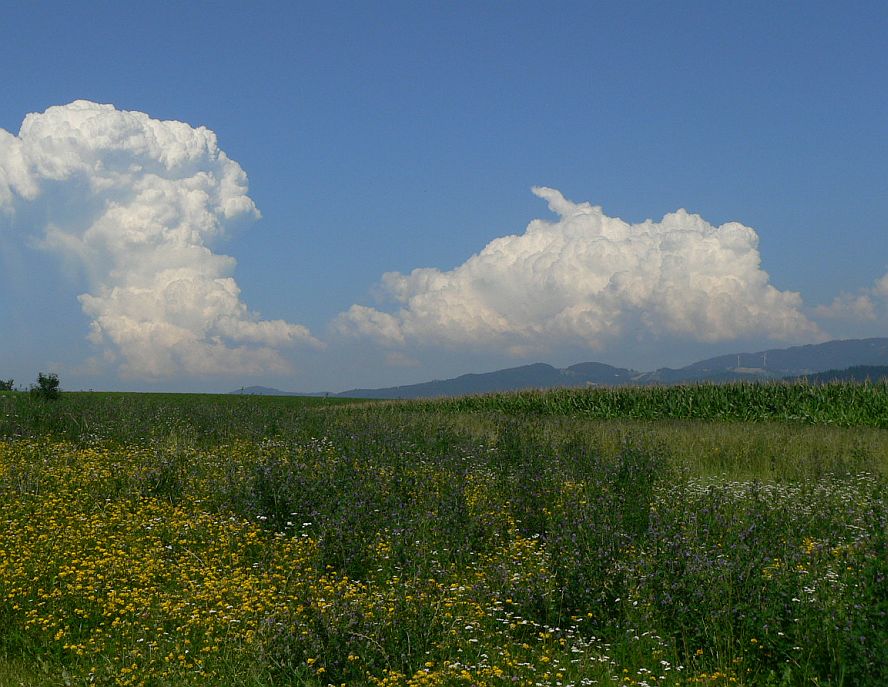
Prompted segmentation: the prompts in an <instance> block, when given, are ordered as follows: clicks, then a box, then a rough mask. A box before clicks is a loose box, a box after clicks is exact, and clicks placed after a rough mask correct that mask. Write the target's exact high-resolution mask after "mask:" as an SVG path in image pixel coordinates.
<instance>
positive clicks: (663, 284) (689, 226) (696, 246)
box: [335, 188, 823, 355]
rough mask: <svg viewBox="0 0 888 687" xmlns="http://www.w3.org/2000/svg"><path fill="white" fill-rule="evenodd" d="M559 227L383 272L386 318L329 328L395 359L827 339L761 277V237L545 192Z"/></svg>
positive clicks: (369, 312) (793, 300) (534, 225)
mask: <svg viewBox="0 0 888 687" xmlns="http://www.w3.org/2000/svg"><path fill="white" fill-rule="evenodd" d="M533 192H534V193H535V194H536V195H537V196H539V197H540V198H542V199H544V200H546V201H547V202H548V205H549V208H550V209H551V210H552V211H553V212H554V213H555V214H556V215H558V219H557V220H555V221H543V220H534V221H533V222H531V223H530V224H529V225H528V226H527V228H526V230H525V231H524V233H523V234H519V235H512V236H504V237H501V238H497V239H495V240H493V241H491V242H490V243H489V244H488V245H487V246H485V247H484V249H483V250H481V252H479V253H477V254H476V255H473V256H472V257H471V258H469V259H468V260H467V261H466V262H465V263H463V264H462V265H459V266H458V267H456V268H455V269H453V270H450V271H442V270H439V269H436V268H421V269H415V270H413V271H412V272H411V273H410V274H401V273H397V272H390V273H387V274H385V275H383V277H382V284H381V290H382V292H383V293H384V294H385V295H386V296H387V297H388V298H390V299H391V301H392V302H393V303H394V304H395V306H394V307H393V308H388V310H389V311H388V312H385V311H382V310H378V309H375V308H370V307H367V306H363V305H353V306H352V307H351V308H350V309H349V310H348V311H347V312H344V313H341V314H340V315H339V316H338V317H337V318H336V320H335V328H336V329H337V330H338V331H339V332H340V333H344V334H348V335H352V336H363V337H371V338H373V339H375V340H376V341H378V342H379V343H382V344H383V345H386V346H390V347H393V348H394V347H398V346H399V345H401V344H404V343H412V344H420V345H445V346H451V347H498V348H502V349H503V350H508V351H511V352H512V353H513V354H515V355H526V354H528V353H529V352H532V351H544V350H548V349H551V348H553V347H556V346H559V345H570V346H576V345H580V346H583V347H586V348H590V349H602V348H606V347H612V346H614V345H617V344H619V342H620V341H625V340H627V338H628V337H639V336H640V337H646V338H651V337H656V338H670V339H675V340H686V341H696V342H719V341H729V340H733V339H738V338H743V337H762V338H767V339H774V340H785V341H791V340H810V339H812V338H813V339H819V338H822V337H823V334H822V332H821V331H820V330H819V329H818V327H817V326H816V325H815V324H814V323H813V322H811V321H810V320H809V319H808V318H807V317H806V316H805V315H804V314H803V313H802V311H801V306H802V301H801V297H800V296H799V294H798V293H795V292H790V291H780V290H778V289H776V288H774V287H773V286H772V285H771V284H770V283H769V277H768V274H767V273H766V272H765V271H763V270H762V268H761V258H760V255H759V251H758V236H757V234H756V232H755V231H754V230H753V229H751V228H749V227H746V226H744V225H742V224H739V223H736V222H730V223H727V224H723V225H721V226H713V225H711V224H709V223H708V222H706V221H705V220H704V219H703V218H702V217H700V216H699V215H695V214H691V213H688V212H686V211H685V210H678V211H677V212H674V213H670V214H668V215H666V216H665V217H663V219H662V220H661V221H659V222H654V221H651V220H648V221H645V222H642V223H640V224H629V223H627V222H624V221H623V220H621V219H619V218H615V217H608V216H607V215H605V214H604V213H603V212H602V209H601V208H600V207H597V206H593V205H590V204H588V203H573V202H571V201H569V200H567V199H565V198H564V196H562V194H561V193H559V192H558V191H556V190H554V189H550V188H534V189H533Z"/></svg>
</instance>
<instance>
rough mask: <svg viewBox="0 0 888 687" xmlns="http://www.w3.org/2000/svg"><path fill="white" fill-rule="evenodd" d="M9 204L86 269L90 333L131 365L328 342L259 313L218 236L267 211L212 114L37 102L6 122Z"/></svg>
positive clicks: (272, 360) (205, 363) (174, 371)
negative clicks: (180, 118) (205, 122)
mask: <svg viewBox="0 0 888 687" xmlns="http://www.w3.org/2000/svg"><path fill="white" fill-rule="evenodd" d="M0 212H2V213H4V214H6V215H7V216H8V217H10V218H11V224H12V226H14V227H16V228H18V229H20V230H22V231H27V232H30V233H31V234H32V236H31V238H32V239H33V243H34V244H35V245H38V246H40V247H41V248H44V249H47V250H53V251H57V252H58V253H60V254H61V255H63V256H64V257H65V259H66V260H68V261H73V262H74V263H75V264H76V265H77V266H79V267H80V268H81V269H82V270H83V271H84V273H85V274H86V275H87V276H88V278H89V280H90V284H91V292H90V293H85V294H82V295H81V296H80V297H79V298H80V303H81V305H82V307H83V311H84V312H85V313H86V314H87V315H88V316H89V317H90V318H92V322H91V334H90V338H91V340H92V341H93V342H95V343H96V344H99V345H102V346H105V347H107V348H108V350H109V351H110V352H111V353H112V354H113V356H112V357H114V358H115V359H117V360H118V362H119V364H120V369H121V372H122V373H124V374H126V375H129V376H135V377H145V378H164V377H170V376H172V375H178V374H193V375H203V374H207V375H213V374H224V373H234V374H236V373H252V372H269V371H273V372H281V371H284V370H286V369H287V368H288V365H287V363H286V361H285V359H284V358H283V357H282V356H281V354H280V352H279V351H278V348H279V347H281V346H284V345H288V344H293V343H307V344H310V345H315V346H316V345H319V342H318V341H317V340H316V339H315V338H314V337H312V335H311V333H310V332H309V331H308V329H306V328H305V327H303V326H301V325H298V324H291V323H289V322H285V321H283V320H263V319H261V318H260V316H259V315H258V314H257V313H254V312H251V311H250V310H249V309H248V308H247V306H246V305H245V304H244V303H243V301H242V300H241V298H240V289H239V288H238V286H237V283H236V282H235V280H234V279H233V278H232V276H231V275H232V273H233V271H234V266H235V260H234V259H233V258H231V257H228V256H225V255H218V254H216V253H214V252H213V251H212V250H211V249H210V247H209V245H210V244H211V242H212V240H213V239H215V238H218V237H219V236H222V235H224V233H225V231H226V229H227V227H228V226H229V225H230V223H231V222H233V221H237V220H244V219H247V220H250V219H255V218H258V217H259V212H258V210H257V209H256V206H255V205H254V203H253V201H252V200H251V199H250V197H249V196H248V195H247V176H246V174H245V173H244V171H243V169H241V167H240V165H238V164H237V163H236V162H234V161H233V160H231V159H229V158H228V156H227V155H226V154H225V152H224V151H222V150H220V148H219V146H218V143H217V140H216V135H215V134H214V133H213V132H212V131H210V130H209V129H207V128H205V127H196V128H195V127H192V126H190V125H188V124H185V123H183V122H176V121H160V120H157V119H152V118H151V117H149V116H148V115H147V114H144V113H142V112H128V111H121V110H117V109H116V108H115V107H114V106H112V105H100V104H97V103H93V102H88V101H84V100H78V101H75V102H73V103H70V104H68V105H64V106H58V107H51V108H49V109H48V110H46V112H43V113H39V114H29V115H27V116H26V117H25V119H24V121H23V122H22V126H21V129H20V131H19V133H18V135H17V136H16V135H13V134H11V133H9V132H7V131H4V130H2V129H0ZM20 217H21V218H22V219H21V221H20ZM24 218H26V219H27V221H25V219H24Z"/></svg>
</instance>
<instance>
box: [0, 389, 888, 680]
mask: <svg viewBox="0 0 888 687" xmlns="http://www.w3.org/2000/svg"><path fill="white" fill-rule="evenodd" d="M886 404H888V387H885V386H883V385H875V386H872V385H868V386H860V387H852V386H851V385H827V386H823V387H808V386H803V385H733V386H729V387H711V386H701V387H679V388H676V389H643V390H635V389H632V390H619V391H612V390H590V391H585V392H580V391H570V392H563V391H562V392H549V393H535V394H515V395H494V396H486V397H478V398H474V399H462V400H445V401H434V402H398V403H388V402H386V403H368V402H348V401H342V400H339V399H337V400H329V399H299V398H289V397H287V398H270V397H244V396H197V395H135V394H98V393H83V394H74V393H66V394H63V396H62V398H61V399H59V400H58V401H54V402H43V401H40V400H39V399H32V398H30V397H29V396H28V395H27V394H13V393H10V394H0V523H2V527H0V599H2V601H0V687H5V686H6V685H34V686H41V687H42V686H43V685H61V684H71V685H87V684H103V685H104V684H112V685H245V686H246V685H254V686H257V687H258V686H262V685H267V686H272V685H306V686H310V687H315V686H322V685H328V684H333V685H342V684H345V685H377V686H382V685H385V686H392V687H394V686H406V685H410V686H419V685H466V686H469V685H479V686H480V685H515V684H519V685H553V686H567V685H591V684H601V685H615V684H621V685H641V686H646V687H651V686H652V685H697V684H700V685H773V686H775V687H776V686H779V685H786V686H790V685H848V686H856V685H874V686H875V685H884V684H888V551H886V543H888V541H886V540H888V509H886V503H885V486H886V479H888V430H886V429H883V427H884V426H885V408H886Z"/></svg>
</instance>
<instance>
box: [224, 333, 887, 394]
mask: <svg viewBox="0 0 888 687" xmlns="http://www.w3.org/2000/svg"><path fill="white" fill-rule="evenodd" d="M882 365H886V366H888V338H871V339H845V340H835V341H827V342H825V343H821V344H810V345H806V346H792V347H790V348H774V349H769V350H766V351H758V352H755V353H732V354H730V355H722V356H717V357H715V358H707V359H706V360H701V361H698V362H695V363H691V364H690V365H687V366H685V367H682V368H678V369H672V368H668V367H667V368H661V369H659V370H654V371H653V372H638V371H636V370H630V369H626V368H621V367H613V366H611V365H606V364H604V363H596V362H589V363H578V364H576V365H571V366H570V367H567V368H563V369H559V368H556V367H553V366H551V365H547V364H546V363H534V364H531V365H521V366H519V367H511V368H507V369H504V370H497V371H495V372H484V373H479V374H465V375H460V376H459V377H455V378H453V379H444V380H434V381H430V382H423V383H420V384H407V385H404V386H393V387H385V388H380V389H351V390H349V391H343V392H341V393H337V394H327V393H323V392H322V393H308V394H305V393H296V392H285V391H280V390H278V389H273V388H270V387H260V386H251V387H245V388H243V389H238V390H237V391H232V392H231V393H233V394H241V393H244V394H256V395H280V396H340V397H347V398H381V399H397V398H403V399H413V398H433V397H436V396H463V395H468V394H483V393H491V392H496V391H518V390H520V389H552V388H557V387H586V386H618V385H623V384H682V383H694V382H730V381H743V380H747V381H749V380H753V381H756V380H759V381H765V380H769V379H774V380H777V379H785V378H790V377H803V376H810V375H814V374H816V373H820V372H826V371H828V370H830V371H835V370H843V369H845V368H849V367H858V366H882Z"/></svg>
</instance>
